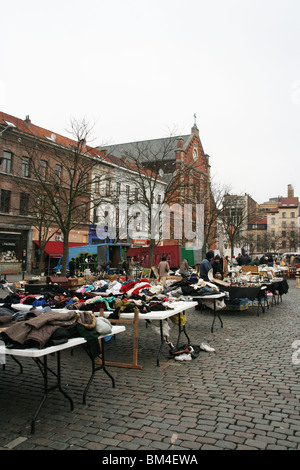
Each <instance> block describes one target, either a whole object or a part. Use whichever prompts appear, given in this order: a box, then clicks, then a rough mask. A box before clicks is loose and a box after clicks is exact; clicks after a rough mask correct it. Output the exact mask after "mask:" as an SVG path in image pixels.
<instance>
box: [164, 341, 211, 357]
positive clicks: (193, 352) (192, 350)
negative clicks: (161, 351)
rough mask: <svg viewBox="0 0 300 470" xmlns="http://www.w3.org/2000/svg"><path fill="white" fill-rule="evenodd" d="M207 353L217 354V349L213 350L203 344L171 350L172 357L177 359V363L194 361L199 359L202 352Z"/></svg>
mask: <svg viewBox="0 0 300 470" xmlns="http://www.w3.org/2000/svg"><path fill="white" fill-rule="evenodd" d="M201 350H202V351H206V352H215V349H214V348H212V347H211V346H210V345H209V344H207V343H201V344H200V346H196V345H191V344H189V345H184V346H182V347H180V348H177V349H176V348H173V349H171V350H170V354H171V357H173V358H174V359H175V361H191V360H192V359H196V357H198V355H199V352H200V351H201Z"/></svg>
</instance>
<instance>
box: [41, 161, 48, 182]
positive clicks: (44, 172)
mask: <svg viewBox="0 0 300 470" xmlns="http://www.w3.org/2000/svg"><path fill="white" fill-rule="evenodd" d="M40 178H41V180H42V181H46V178H47V162H46V161H45V160H40Z"/></svg>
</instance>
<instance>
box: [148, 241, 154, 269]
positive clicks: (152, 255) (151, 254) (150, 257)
mask: <svg viewBox="0 0 300 470" xmlns="http://www.w3.org/2000/svg"><path fill="white" fill-rule="evenodd" d="M154 248H155V240H154V239H151V240H150V245H149V266H148V268H151V267H152V266H153V257H154Z"/></svg>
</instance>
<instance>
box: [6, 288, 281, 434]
mask: <svg viewBox="0 0 300 470" xmlns="http://www.w3.org/2000/svg"><path fill="white" fill-rule="evenodd" d="M221 289H222V291H220V292H218V293H216V294H213V295H201V296H197V295H195V296H191V297H192V300H189V301H182V300H181V301H176V302H173V303H170V309H168V310H161V311H150V312H147V313H143V314H141V313H140V312H139V311H138V309H135V310H134V312H126V313H125V312H124V313H121V314H120V315H119V318H118V319H114V320H111V323H112V330H111V332H110V333H109V334H106V335H101V336H99V344H100V349H101V364H100V365H98V366H97V365H96V363H95V360H94V359H95V358H94V357H93V355H92V354H91V351H90V349H89V344H88V341H87V340H86V339H85V338H83V337H78V338H72V339H69V340H68V341H67V342H66V343H64V344H60V345H56V346H49V347H45V348H43V349H38V348H23V349H18V348H8V347H6V345H5V344H1V343H0V364H1V363H2V364H3V370H5V365H6V356H7V355H8V356H11V357H12V358H13V359H14V360H15V361H16V362H17V363H18V364H19V366H20V371H21V372H22V371H23V367H22V364H21V363H20V362H19V360H18V359H17V358H21V357H22V358H31V359H33V360H34V361H35V363H36V364H37V365H38V368H39V370H40V372H41V374H42V376H43V379H44V380H43V392H44V393H43V397H42V400H41V402H40V404H39V405H38V407H37V409H36V411H35V413H34V416H33V418H32V422H31V432H32V433H34V432H35V422H36V419H37V416H38V414H39V412H40V410H41V408H42V406H43V404H44V402H45V400H46V398H47V396H48V394H49V392H51V391H53V390H59V391H60V392H61V394H62V395H63V396H64V397H65V398H66V399H67V400H68V401H69V402H70V406H71V410H72V409H73V408H74V403H73V400H72V399H71V398H70V396H69V394H67V393H66V392H65V391H64V389H63V388H62V385H61V354H60V353H61V351H62V350H66V349H73V348H75V347H77V346H82V347H84V349H85V351H86V352H87V355H88V357H89V358H90V361H91V374H90V378H89V380H88V383H87V384H86V387H85V389H84V391H83V403H85V402H86V397H87V393H88V389H89V387H90V385H91V383H92V381H93V379H94V377H95V374H96V372H97V371H98V370H103V371H104V372H105V373H106V374H107V375H108V376H109V377H110V379H111V381H112V386H113V387H114V386H115V381H114V378H113V376H112V375H111V374H110V373H109V372H108V371H107V367H106V366H108V365H112V366H117V367H128V368H133V369H141V368H142V366H141V365H140V364H139V363H138V329H139V320H146V321H147V320H148V321H155V320H156V321H158V322H159V325H160V344H159V347H158V353H157V358H156V363H157V366H159V364H160V354H161V351H162V348H163V346H164V344H165V343H166V340H165V335H164V331H163V322H164V321H165V320H167V319H168V318H170V317H171V316H175V315H177V317H178V321H177V324H178V335H177V341H176V347H179V342H180V338H181V335H182V334H184V335H185V337H186V340H187V343H188V344H189V343H190V339H189V336H188V333H187V331H186V327H185V324H182V321H181V314H182V313H183V314H186V312H187V311H188V310H190V309H192V308H195V307H196V306H197V305H199V304H201V303H202V302H207V301H209V302H211V304H212V311H213V321H212V325H211V331H212V332H213V330H214V325H215V320H216V319H217V318H218V319H219V321H220V324H221V327H223V321H222V319H221V317H220V311H219V310H218V309H217V307H216V302H217V301H219V300H223V299H224V298H225V297H228V296H229V297H230V299H241V298H247V299H250V300H255V299H258V301H259V305H261V307H262V308H263V311H264V302H265V299H266V290H268V291H269V292H271V293H272V294H273V298H274V299H275V298H276V296H277V299H278V300H279V298H281V300H282V295H283V294H284V293H287V291H288V284H287V281H286V280H285V279H282V280H276V281H274V282H272V281H270V282H267V283H265V284H263V285H261V286H257V287H247V286H233V285H230V286H222V288H221ZM278 300H277V301H278ZM275 302H276V300H275ZM14 308H16V309H18V308H19V309H22V308H23V309H24V308H28V306H24V305H23V304H18V305H15V306H14ZM56 311H58V310H56ZM63 311H64V309H61V312H63ZM110 313H111V312H109V311H105V310H104V309H101V310H100V312H99V313H98V315H99V316H103V317H108V316H109V314H110ZM95 315H97V314H95ZM126 324H132V325H133V354H132V362H131V363H129V364H128V363H121V362H119V363H116V362H114V363H113V362H107V361H106V359H105V353H104V351H105V341H104V339H105V338H106V337H108V336H111V335H116V334H119V333H121V332H124V331H125V330H126V327H125V326H124V325H126ZM53 353H56V356H57V362H56V371H52V370H50V369H49V367H48V363H47V357H48V356H49V354H53ZM1 359H2V361H1ZM48 372H51V373H52V374H53V375H54V376H55V377H56V384H55V385H54V386H51V387H50V386H49V381H48Z"/></svg>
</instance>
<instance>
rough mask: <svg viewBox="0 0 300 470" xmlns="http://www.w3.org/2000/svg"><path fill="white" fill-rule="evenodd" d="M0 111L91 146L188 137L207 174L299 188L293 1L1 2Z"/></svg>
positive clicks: (262, 192) (257, 192)
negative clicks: (73, 134) (87, 138)
mask: <svg viewBox="0 0 300 470" xmlns="http://www.w3.org/2000/svg"><path fill="white" fill-rule="evenodd" d="M0 16H1V61H0V70H1V73H0V110H1V111H4V112H6V113H8V114H11V115H13V116H16V117H19V118H22V119H25V116H26V115H29V116H30V118H31V120H32V122H33V123H34V124H36V125H38V126H41V127H44V128H46V129H49V130H51V131H53V132H57V133H60V134H63V135H67V136H69V134H68V133H67V129H69V128H70V126H69V124H70V120H71V119H72V118H75V119H78V120H81V119H82V118H85V119H86V120H87V121H88V122H89V123H90V125H91V127H93V132H92V135H93V140H92V141H91V142H90V144H91V145H93V146H96V145H101V144H103V143H109V144H112V143H123V142H130V141H136V140H146V139H154V138H158V137H165V136H168V135H169V134H170V132H172V133H175V134H176V135H177V134H178V135H179V134H189V133H190V130H191V127H192V126H193V123H194V114H196V115H197V125H198V128H199V132H200V138H201V142H202V145H203V147H204V151H205V152H206V153H207V154H209V155H210V163H211V172H212V176H213V179H214V181H216V182H219V183H220V184H224V185H227V186H230V187H231V189H232V191H233V192H236V193H238V194H240V193H244V192H246V193H248V194H249V195H250V196H252V197H253V198H254V199H255V200H256V201H257V202H259V203H262V202H264V201H267V200H268V199H269V198H271V197H277V196H280V195H281V196H286V195H287V185H288V184H289V183H290V184H292V185H293V186H294V190H295V196H297V197H300V163H299V162H300V158H299V153H300V126H299V124H300V32H299V31H300V1H299V0H249V1H248V0H184V1H180V0H114V1H107V0H106V1H104V0H85V1H79V0H59V1H58V0H51V1H48V0H47V1H45V0H27V1H24V0H14V1H13V2H4V1H3V2H1V13H0Z"/></svg>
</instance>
